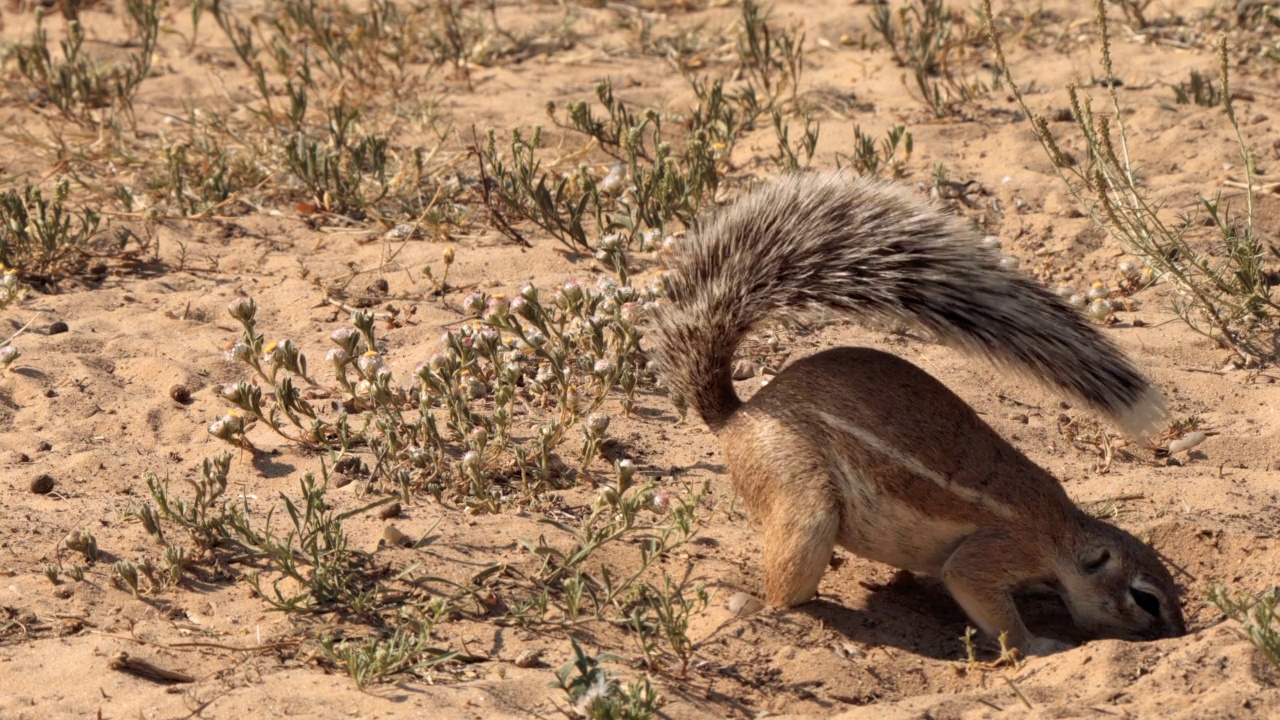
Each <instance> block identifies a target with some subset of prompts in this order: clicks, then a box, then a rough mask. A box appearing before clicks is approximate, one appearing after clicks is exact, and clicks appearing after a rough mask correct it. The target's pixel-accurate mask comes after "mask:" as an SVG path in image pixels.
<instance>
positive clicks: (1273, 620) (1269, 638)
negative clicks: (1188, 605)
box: [1209, 585, 1280, 669]
mask: <svg viewBox="0 0 1280 720" xmlns="http://www.w3.org/2000/svg"><path fill="white" fill-rule="evenodd" d="M1209 602H1211V603H1213V605H1214V607H1217V608H1218V609H1219V610H1221V611H1222V614H1223V615H1226V616H1227V617H1228V618H1230V619H1231V620H1234V621H1235V622H1237V623H1239V624H1240V630H1241V632H1242V633H1244V636H1245V637H1246V638H1248V639H1249V642H1251V643H1253V646H1254V647H1256V648H1258V651H1259V652H1261V653H1262V656H1263V657H1264V658H1266V660H1267V662H1269V663H1271V664H1272V665H1273V666H1275V667H1276V668H1277V669H1280V616H1277V614H1276V610H1277V608H1280V591H1276V590H1271V591H1268V592H1264V593H1261V594H1259V595H1248V594H1243V595H1239V596H1237V595H1233V594H1232V592H1231V591H1230V590H1228V589H1226V588H1224V587H1222V586H1221V585H1214V586H1213V587H1211V588H1210V589H1209Z"/></svg>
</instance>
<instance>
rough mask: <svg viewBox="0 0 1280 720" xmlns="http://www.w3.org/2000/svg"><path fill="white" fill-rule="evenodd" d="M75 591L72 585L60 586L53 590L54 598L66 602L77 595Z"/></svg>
mask: <svg viewBox="0 0 1280 720" xmlns="http://www.w3.org/2000/svg"><path fill="white" fill-rule="evenodd" d="M75 592H76V591H75V590H74V589H73V588H72V587H71V586H70V585H59V586H57V587H55V588H54V589H53V596H54V597H56V598H58V599H59V600H66V599H67V598H69V597H71V596H72V595H74V594H75Z"/></svg>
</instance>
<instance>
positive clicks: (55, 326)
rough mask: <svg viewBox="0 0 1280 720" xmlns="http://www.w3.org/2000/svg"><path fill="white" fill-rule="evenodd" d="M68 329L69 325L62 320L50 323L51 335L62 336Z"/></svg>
mask: <svg viewBox="0 0 1280 720" xmlns="http://www.w3.org/2000/svg"><path fill="white" fill-rule="evenodd" d="M68 329H69V328H68V327H67V324H66V323H64V322H62V321H61V320H58V321H57V322H52V323H49V334H50V335H61V334H62V333H64V332H66V331H67V330H68Z"/></svg>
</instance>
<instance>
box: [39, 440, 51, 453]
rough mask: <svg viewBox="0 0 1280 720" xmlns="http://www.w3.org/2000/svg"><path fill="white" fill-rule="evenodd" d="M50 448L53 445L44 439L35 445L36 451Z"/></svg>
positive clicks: (45, 450) (46, 450)
mask: <svg viewBox="0 0 1280 720" xmlns="http://www.w3.org/2000/svg"><path fill="white" fill-rule="evenodd" d="M52 449H53V446H52V445H50V444H49V443H48V442H46V441H44V440H41V441H40V444H39V445H37V446H36V452H49V451H50V450H52Z"/></svg>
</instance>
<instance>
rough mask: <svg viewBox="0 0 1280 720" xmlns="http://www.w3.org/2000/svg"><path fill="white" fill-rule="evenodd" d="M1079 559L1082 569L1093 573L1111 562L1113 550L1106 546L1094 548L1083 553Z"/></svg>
mask: <svg viewBox="0 0 1280 720" xmlns="http://www.w3.org/2000/svg"><path fill="white" fill-rule="evenodd" d="M1079 560H1080V570H1081V571H1082V572H1084V574H1086V575H1093V574H1094V573H1097V572H1099V571H1101V570H1104V569H1106V567H1107V566H1108V565H1110V564H1111V550H1110V548H1106V547H1099V548H1092V549H1090V550H1089V551H1088V552H1085V553H1084V554H1083V555H1081V556H1080V558H1079Z"/></svg>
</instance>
